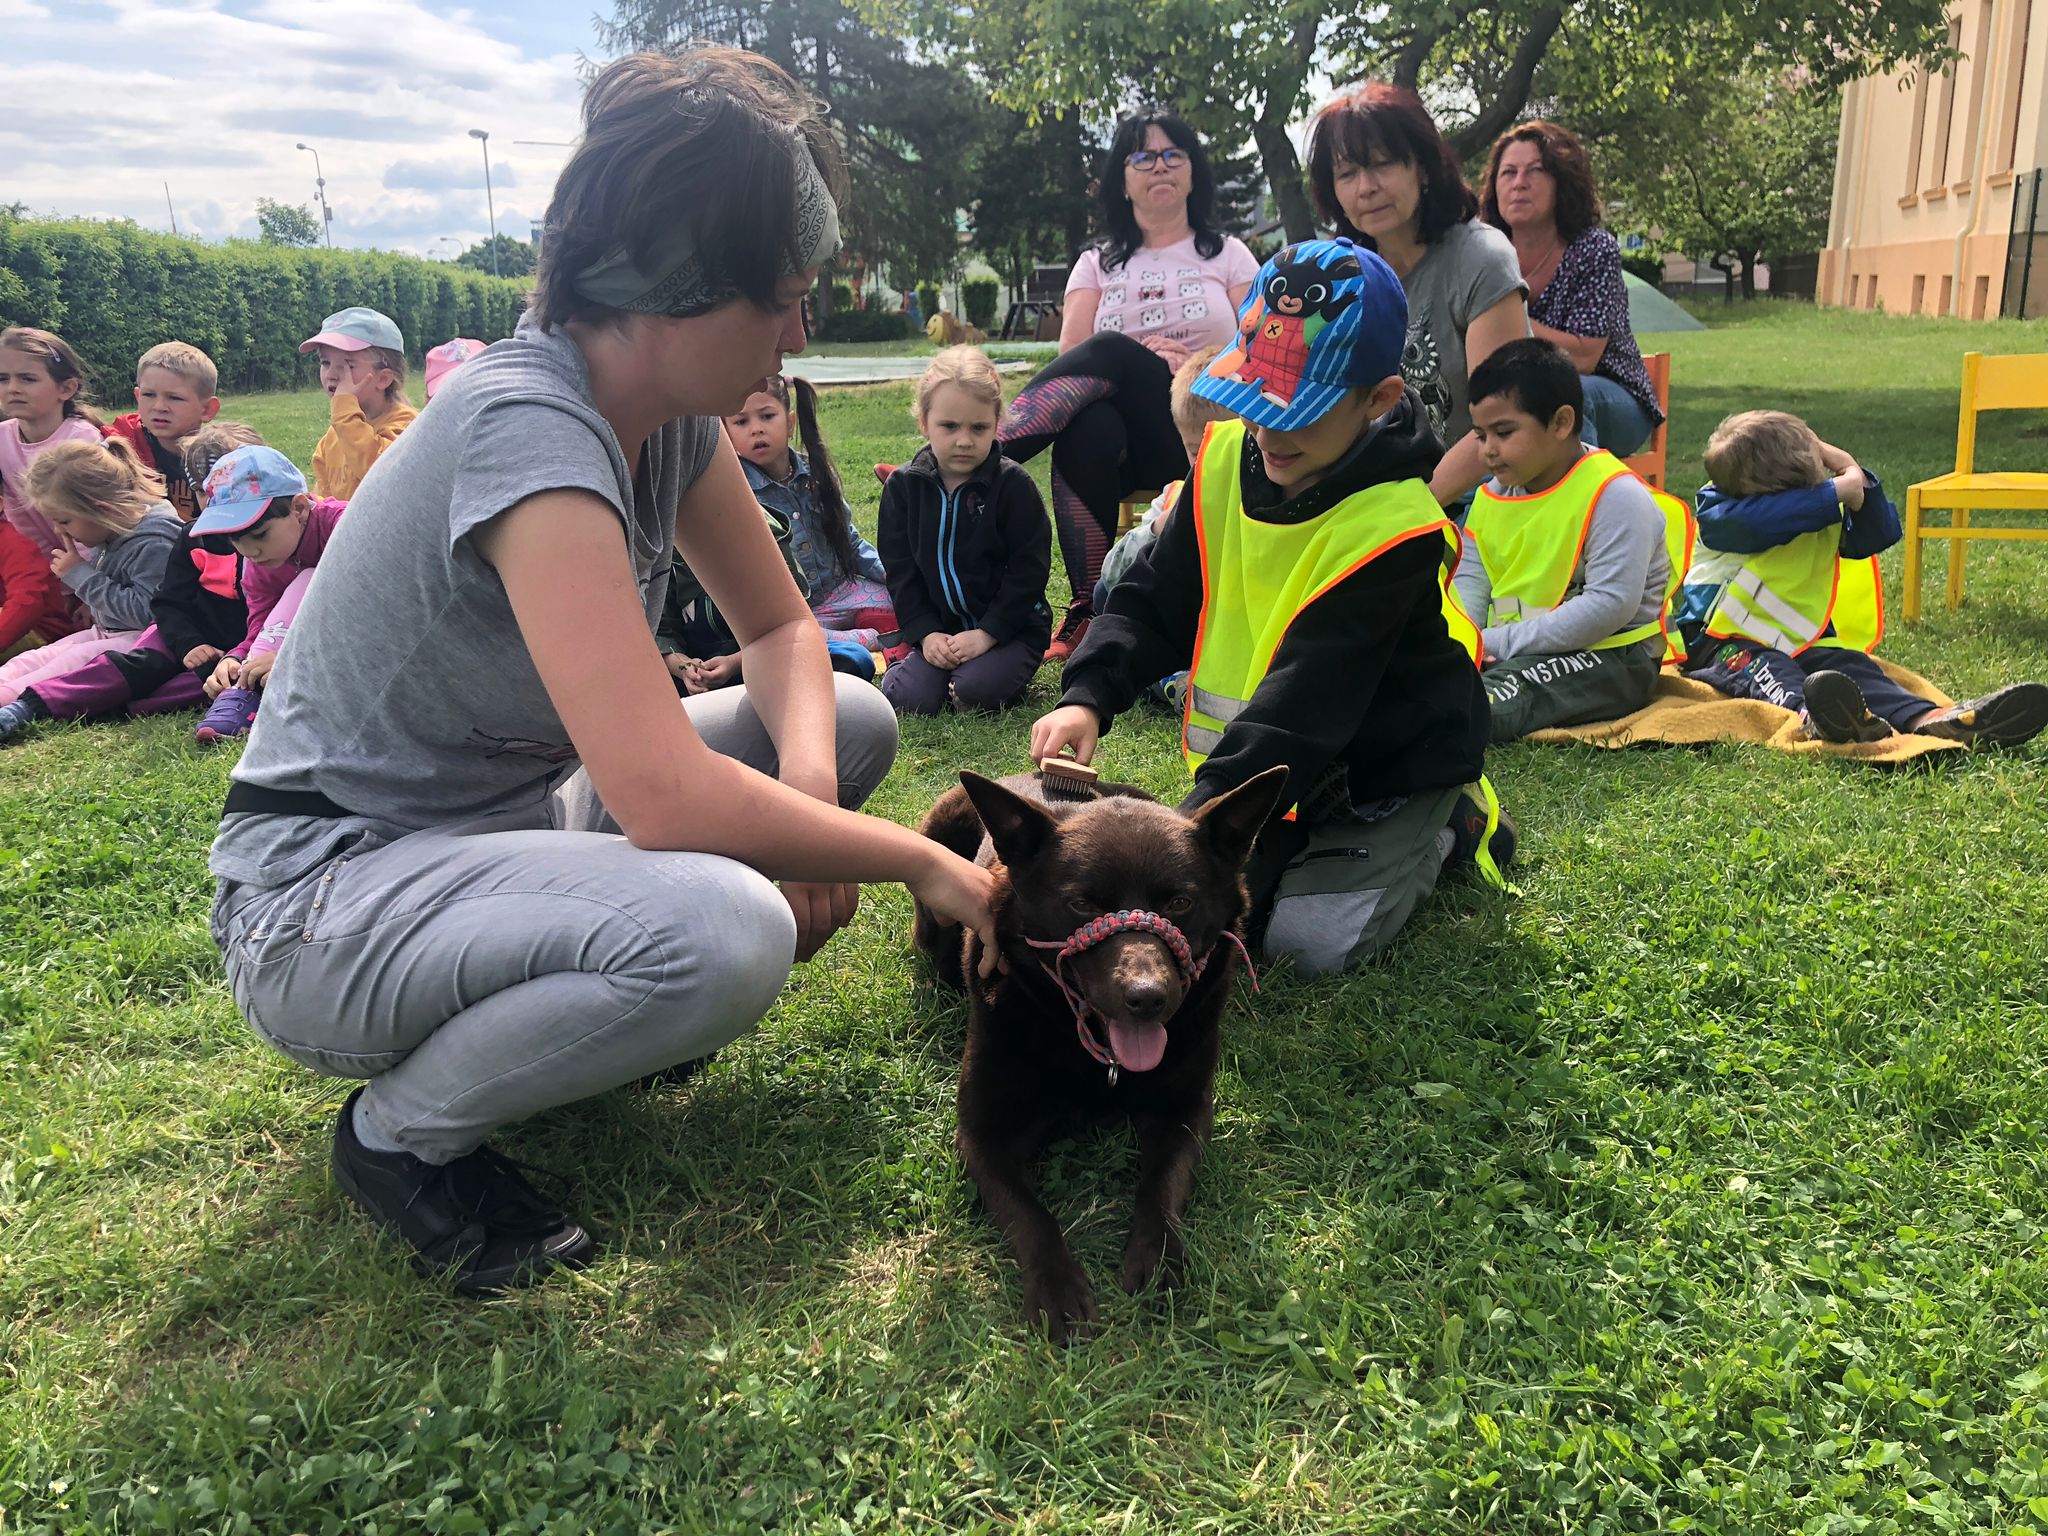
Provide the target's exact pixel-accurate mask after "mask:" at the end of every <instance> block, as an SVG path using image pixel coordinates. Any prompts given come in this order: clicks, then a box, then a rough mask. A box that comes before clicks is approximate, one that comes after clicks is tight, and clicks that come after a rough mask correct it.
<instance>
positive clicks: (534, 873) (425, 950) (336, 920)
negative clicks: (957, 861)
mask: <svg viewBox="0 0 2048 1536" xmlns="http://www.w3.org/2000/svg"><path fill="white" fill-rule="evenodd" d="M834 682H835V684H836V686H837V697H838V720H839V728H838V748H839V798H840V803H841V804H842V805H846V806H856V805H859V804H861V803H862V802H863V801H865V800H866V799H867V797H868V796H869V795H870V794H872V793H873V792H874V789H875V787H876V786H877V785H878V784H880V783H881V782H882V778H883V776H884V775H885V774H886V773H887V772H888V771H889V765H890V763H891V762H892V761H894V759H895V755H896V716H895V714H894V712H893V711H892V710H891V709H890V708H889V706H888V704H887V703H886V702H885V701H884V700H883V698H882V696H881V694H880V693H878V692H877V691H876V690H875V689H874V687H873V686H872V685H870V684H867V683H863V682H858V681H856V680H854V679H852V678H848V677H844V676H835V678H834ZM683 707H684V708H685V709H687V710H688V711H689V714H690V719H691V722H692V723H693V724H694V725H695V726H696V728H697V731H698V732H699V734H701V735H702V736H703V738H704V740H705V741H706V743H707V744H709V745H710V746H711V747H712V748H713V750H715V751H718V752H722V753H724V754H725V755H726V756H728V757H734V758H738V759H739V760H740V761H741V762H743V763H746V764H748V765H749V766H751V767H754V768H758V769H760V770H761V771H762V772H764V773H773V772H774V771H775V749H774V745H773V743H772V742H771V741H770V740H769V737H768V733H767V731H766V729H765V728H763V726H762V724H761V721H760V718H759V716H757V715H756V714H755V713H754V709H753V706H752V704H751V703H750V702H749V701H748V698H747V694H746V690H745V689H744V688H723V689H718V690H715V691H713V692H710V693H705V694H700V695H698V696H697V697H695V698H691V699H688V700H685V701H684V704H683ZM214 936H215V938H216V939H217V940H218V941H219V943H220V945H221V952H222V954H223V955H224V957H225V959H226V963H227V973H228V981H229V984H230V985H231V987H232V988H233V991H234V996H235V1002H236V1003H237V1004H238V1005H239V1006H240V1008H241V1010H242V1014H243V1017H245V1018H246V1019H248V1021H249V1024H250V1026H251V1027H252V1028H253V1029H254V1030H255V1031H256V1033H257V1034H258V1035H260V1036H261V1037H262V1038H263V1039H264V1040H266V1041H268V1042H269V1043H270V1044H271V1045H273V1046H275V1047H276V1048H277V1049H278V1050H280V1051H282V1052H283V1053H284V1054H285V1055H287V1056H290V1057H291V1058H293V1059H294V1060H295V1061H299V1062H303V1063H304V1064H305V1065H306V1066H309V1067H311V1068H312V1069H313V1070H314V1071H316V1072H321V1073H325V1074H326V1075H328V1076H331V1077H350V1078H367V1079H368V1080H369V1086H368V1087H367V1088H366V1089H365V1090H364V1093H363V1099H362V1108H363V1113H364V1114H366V1115H367V1116H368V1117H369V1121H370V1125H371V1127H372V1128H373V1129H375V1130H376V1131H378V1132H380V1133H382V1134H383V1135H384V1136H386V1137H388V1138H390V1139H391V1140H392V1141H395V1142H396V1143H397V1144H398V1145H400V1146H402V1147H404V1148H405V1149H406V1150H407V1151H409V1152H412V1153H414V1154H415V1155H416V1156H419V1157H422V1158H425V1159H426V1160H427V1161H428V1162H434V1163H441V1162H448V1161H451V1160H452V1159H454V1158H457V1157H460V1156H462V1155H463V1154H464V1153H466V1152H469V1151H472V1150H474V1149H475V1148H476V1147H477V1146H478V1145H479V1144H480V1143H481V1142H483V1140H484V1139H485V1138H486V1137H488V1136H489V1135H490V1134H491V1132H492V1131H493V1130H495V1129H496V1128H497V1127H499V1126H501V1125H505V1124H508V1123H510V1122H512V1121H515V1120H521V1119H524V1118H525V1117H526V1116H528V1115H531V1114H534V1113H536V1112H537V1111H539V1110H542V1109H546V1108H549V1107H551V1106H553V1105H557V1104H566V1103H571V1102H573V1101H575V1100H578V1099H583V1098H587V1097H589V1096H590V1095H592V1094H595V1093H602V1092H604V1091H605V1090H606V1089H610V1088H616V1087H618V1086H619V1085H620V1084H622V1083H629V1082H632V1081H634V1080H635V1079H636V1078H639V1077H643V1076H645V1075H646V1074H647V1073H649V1072H653V1071H657V1070H659V1069H660V1068H663V1067H668V1066H673V1065H675V1064H676V1063H677V1062H681V1061H688V1060H690V1059H692V1058H694V1057H698V1056H702V1055H704V1054H705V1053H707V1052H709V1051H713V1050H716V1049H717V1048H718V1047H719V1046H721V1045H724V1044H725V1043H726V1042H727V1041H729V1040H732V1039H734V1038H735V1037H737V1036H738V1035H740V1034H743V1033H744V1032H745V1031H747V1030H748V1029H750V1028H752V1027H753V1025H754V1024H756V1023H757V1022H758V1021H759V1020H760V1018H761V1015H762V1014H764V1013H766V1012H767V1011H768V1008H769V1006H770V1005H771V1004H772V1003H773V1002H774V1001H775V996H776V994H777V993H778V992H780V991H781V990H782V984H783V982H784V981H785V980H787V979H788V976H789V969H790V966H791V964H792V962H793V960H794V957H795V953H796V922H795V919H794V918H793V917H792V916H791V915H790V910H789V905H788V903H787V902H785V901H784V900H783V897H782V893H781V892H780V891H778V890H777V889H776V888H775V886H774V884H773V883H772V882H771V881H769V880H768V879H766V878H765V877H764V876H762V875H760V874H759V873H757V872H756V871H754V870H752V869H750V868H748V867H747V866H746V865H744V864H741V863H738V862H736V861H734V860H732V859H727V858H721V857H719V856H717V855H715V854H706V853H659V852H649V851H647V850H645V849H640V848H635V847H634V846H633V845H632V844H631V843H629V842H627V841H626V839H625V838H624V837H622V836H620V835H619V833H618V829H617V824H616V823H615V822H613V821H612V820H611V818H610V817H609V816H608V815H607V814H606V813H605V809H604V807H603V806H602V805H601V804H599V802H598V800H597V797H596V795H595V794H594V793H593V792H592V790H591V787H590V780H589V778H588V776H587V775H585V774H584V773H583V772H582V771H581V770H579V771H578V772H576V773H575V774H574V775H572V776H571V777H570V778H569V779H568V780H567V781H566V782H565V783H564V784H563V786H562V787H561V789H560V790H559V791H558V792H557V793H556V795H555V796H554V797H553V799H552V801H551V802H550V803H549V804H548V805H547V806H546V807H545V808H544V809H543V810H541V811H540V812H539V813H538V814H536V815H535V816H533V817H531V818H528V819H527V820H526V821H525V822H524V823H522V822H521V821H519V820H518V819H516V818H506V817H491V818H486V819H484V820H481V821H476V822H469V823H462V824H458V825H453V826H447V827H438V828H435V829H433V830H431V831H427V832H416V833H413V834H412V835H410V836H408V837H402V838H399V839H398V840H397V841H395V842H391V843H386V844H383V845H382V846H379V847H376V848H373V849H372V850H370V851H369V852H365V853H356V854H349V855H344V856H342V857H339V858H336V859H334V860H331V861H330V862H329V863H328V864H327V865H325V866H324V867H322V868H318V869H315V870H313V871H312V872H310V873H309V874H307V875H306V876H305V877H304V878H302V879H301V880H299V881H297V882H296V883H294V884H291V885H287V886H282V887H278V888H276V889H271V890H261V889H256V888H253V887H248V886H236V885H232V884H229V885H224V886H223V888H222V891H221V893H220V897H219V899H218V901H217V902H216V905H215V910H214Z"/></svg>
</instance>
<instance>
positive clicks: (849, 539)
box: [789, 377, 860, 577]
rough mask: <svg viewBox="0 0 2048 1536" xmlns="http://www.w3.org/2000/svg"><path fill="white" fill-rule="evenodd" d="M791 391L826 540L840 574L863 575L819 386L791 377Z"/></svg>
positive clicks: (799, 432) (798, 431)
mask: <svg viewBox="0 0 2048 1536" xmlns="http://www.w3.org/2000/svg"><path fill="white" fill-rule="evenodd" d="M789 389H790V392H791V393H792V394H793V395H795V396H796V425H797V433H798V435H799V436H800V437H801V438H802V440H803V445H804V457H805V458H807V459H809V460H810V465H811V494H812V496H813V497H815V498H816V500H817V503H818V518H819V521H820V522H821V523H822V524H823V525H824V534H825V542H826V544H828V545H829V546H831V549H832V558H833V559H835V560H836V561H838V562H839V569H840V571H841V573H842V574H843V575H845V576H848V577H853V576H858V575H859V574H860V556H859V555H858V554H856V553H855V552H854V548H853V535H852V534H851V533H850V532H848V525H849V523H850V522H851V520H852V516H853V514H852V513H851V512H850V511H849V510H848V509H847V505H846V493H845V492H844V491H843V490H841V489H840V486H839V471H838V470H837V469H835V468H833V466H832V454H831V451H830V450H829V449H827V448H826V446H825V434H824V433H823V432H822V431H820V430H819V428H818V387H817V386H816V385H815V384H813V383H812V382H811V381H810V380H809V379H806V378H801V377H798V378H792V379H790V381H789Z"/></svg>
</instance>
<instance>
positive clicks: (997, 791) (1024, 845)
mask: <svg viewBox="0 0 2048 1536" xmlns="http://www.w3.org/2000/svg"><path fill="white" fill-rule="evenodd" d="M960 787H961V788H962V789H964V790H966V791H967V798H968V799H969V800H972V801H973V802H974V810H975V814H976V815H978V816H980V817H981V824H982V826H984V827H986V828H987V829H988V837H989V841H990V842H992V843H994V844H995V845H996V854H997V856H998V857H1000V858H1001V859H1002V861H1003V862H1004V863H1005V864H1007V865H1009V866H1010V867H1011V868H1012V869H1015V868H1017V867H1018V866H1020V865H1024V864H1028V863H1030V862H1031V861H1032V860H1033V859H1035V858H1037V857H1038V855H1039V854H1040V853H1042V852H1044V850H1045V845H1046V844H1047V843H1049V842H1051V841H1052V835H1053V832H1054V830H1055V829H1056V828H1057V827H1058V823H1057V822H1055V821H1054V820H1053V819H1052V817H1051V816H1049V815H1047V814H1046V812H1045V810H1044V808H1043V807H1041V806H1036V805H1033V804H1032V803H1031V802H1030V801H1029V800H1026V799H1025V798H1024V797H1023V796H1022V795H1020V794H1018V793H1017V792H1016V791H1015V790H1013V789H1005V788H1004V787H1003V786H1002V785H1000V784H998V783H997V782H996V781H995V780H994V779H984V778H983V777H982V776H981V775H980V774H978V773H969V772H968V771H966V770H965V769H962V770H961V772H960Z"/></svg>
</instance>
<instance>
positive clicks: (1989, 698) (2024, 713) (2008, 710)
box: [1913, 683, 2048, 747]
mask: <svg viewBox="0 0 2048 1536" xmlns="http://www.w3.org/2000/svg"><path fill="white" fill-rule="evenodd" d="M2043 729H2048V685H2043V684H2041V683H2009V684H2007V685H2006V686H2005V687H2003V688H2001V689H1999V690H1998V691H1997V692H1996V693H1987V694H1985V695H1984V697H1983V698H1981V699H1972V700H1970V702H1969V703H1967V704H1955V705H1951V706H1950V707H1949V708H1947V709H1944V710H1941V711H1940V712H1938V713H1936V714H1933V715H1930V716H1928V717H1927V718H1926V719H1925V720H1922V721H1921V722H1920V723H1919V724H1918V725H1916V726H1914V727H1913V734H1914V735H1916V736H1940V737H1943V738H1944V739H1946V740H1948V741H1960V742H1962V743H1964V744H1965V745H1967V746H1972V747H2017V746H2022V745H2024V744H2025V743H2027V742H2030V741H2032V740H2033V739H2034V738H2035V737H2036V736H2038V735H2040V734H2041V732H2042V730H2043Z"/></svg>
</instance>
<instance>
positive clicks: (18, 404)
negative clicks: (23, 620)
mask: <svg viewBox="0 0 2048 1536" xmlns="http://www.w3.org/2000/svg"><path fill="white" fill-rule="evenodd" d="M0 418H5V419H0V513H4V514H5V516H6V518H7V521H8V522H9V523H10V524H12V525H13V527H14V531H15V532H16V533H19V534H20V535H21V536H22V537H23V538H25V539H27V540H28V541H29V543H31V544H33V545H34V546H35V547H36V548H37V549H38V550H39V551H41V553H42V556H43V558H44V559H45V560H48V559H49V558H50V557H51V556H52V555H54V554H56V553H57V551H58V550H59V549H60V548H62V547H63V541H62V540H60V539H59V538H58V537H57V530H56V528H55V526H54V525H53V524H52V523H51V522H50V520H49V519H48V518H46V517H44V516H43V515H42V514H41V513H40V512H38V511H37V510H36V505H35V501H34V499H33V498H32V497H31V496H30V495H29V491H28V471H29V466H30V465H31V464H33V463H34V462H35V460H36V456H37V455H38V454H41V453H44V452H47V451H48V450H49V449H51V448H54V447H55V446H56V445H57V444H59V443H72V442H77V443H89V442H93V441H96V440H97V439H98V437H99V435H100V418H99V415H98V413H96V412H95V411H94V410H93V408H92V405H91V403H90V401H89V400H88V399H87V398H86V393H85V363H84V361H83V360H82V359H81V358H80V357H79V355H78V354H77V353H76V352H74V351H73V350H72V349H71V344H70V343H69V342H67V341H66V340H64V338H63V337H61V336H58V335H56V334H54V333H53V332H50V331H39V330H37V329H35V327H33V326H27V325H11V326H9V327H8V328H7V329H6V330H4V331H0Z"/></svg>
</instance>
